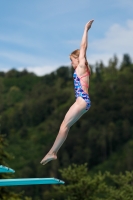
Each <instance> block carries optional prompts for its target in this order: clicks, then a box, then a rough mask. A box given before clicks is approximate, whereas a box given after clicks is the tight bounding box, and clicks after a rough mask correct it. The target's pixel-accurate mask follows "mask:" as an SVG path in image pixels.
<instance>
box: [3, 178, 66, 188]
mask: <svg viewBox="0 0 133 200" xmlns="http://www.w3.org/2000/svg"><path fill="white" fill-rule="evenodd" d="M38 184H39V185H40V184H41V185H42V184H64V181H62V180H59V179H56V178H18V179H0V186H17V185H38Z"/></svg>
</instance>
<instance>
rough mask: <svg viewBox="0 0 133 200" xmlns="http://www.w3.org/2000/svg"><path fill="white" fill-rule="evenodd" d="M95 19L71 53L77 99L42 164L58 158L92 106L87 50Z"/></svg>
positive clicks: (86, 26) (89, 23)
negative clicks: (74, 127)
mask: <svg viewBox="0 0 133 200" xmlns="http://www.w3.org/2000/svg"><path fill="white" fill-rule="evenodd" d="M93 21H94V20H91V21H89V22H88V23H87V24H86V25H85V28H84V33H83V36H82V40H81V45H80V49H77V50H75V51H73V52H72V53H71V54H70V60H71V64H72V67H73V68H74V70H75V71H74V74H73V79H74V89H75V97H76V101H75V103H74V104H73V105H72V106H71V107H70V108H69V110H68V112H67V113H66V115H65V117H64V120H63V122H62V123H61V126H60V129H59V133H58V135H57V137H56V140H55V142H54V144H53V146H52V148H51V149H50V150H49V152H48V153H47V154H46V156H45V157H44V158H43V159H42V161H41V164H43V165H45V164H46V163H48V162H49V161H51V160H55V159H57V153H58V151H59V149H60V147H61V146H62V144H63V143H64V141H65V140H66V138H67V135H68V132H69V130H70V127H71V126H72V125H73V124H74V123H75V122H76V121H77V120H78V119H80V117H81V116H82V115H83V114H85V113H86V112H87V111H88V110H89V108H90V106H91V101H90V97H89V94H88V88H89V77H90V67H89V64H88V62H87V58H86V50H87V45H88V30H89V29H90V28H91V25H92V23H93Z"/></svg>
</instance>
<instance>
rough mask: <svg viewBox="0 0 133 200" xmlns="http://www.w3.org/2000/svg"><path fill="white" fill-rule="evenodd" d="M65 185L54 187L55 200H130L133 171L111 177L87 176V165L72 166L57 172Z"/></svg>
mask: <svg viewBox="0 0 133 200" xmlns="http://www.w3.org/2000/svg"><path fill="white" fill-rule="evenodd" d="M59 171H60V172H61V176H62V179H63V180H65V182H66V183H65V185H61V186H54V189H55V190H56V191H57V194H55V197H56V198H55V200H56V199H58V200H60V199H64V200H81V199H82V200H104V199H105V200H132V199H133V171H132V172H128V171H127V172H125V174H122V173H120V174H118V175H113V174H111V173H110V172H105V173H104V174H102V173H101V172H99V173H97V174H94V175H89V174H88V170H87V164H84V165H79V166H78V165H76V164H72V165H70V166H69V167H68V168H65V169H63V170H59Z"/></svg>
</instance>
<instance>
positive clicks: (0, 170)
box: [0, 165, 15, 173]
mask: <svg viewBox="0 0 133 200" xmlns="http://www.w3.org/2000/svg"><path fill="white" fill-rule="evenodd" d="M14 172H15V171H14V170H13V169H11V168H9V167H5V166H3V165H0V173H14Z"/></svg>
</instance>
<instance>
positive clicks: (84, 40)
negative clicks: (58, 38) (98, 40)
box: [79, 20, 94, 67]
mask: <svg viewBox="0 0 133 200" xmlns="http://www.w3.org/2000/svg"><path fill="white" fill-rule="evenodd" d="M93 21H94V20H90V21H89V22H88V23H87V24H86V25H85V28H84V33H83V36H82V40H81V45H80V54H79V65H80V66H82V67H84V66H85V62H86V59H85V58H86V50H87V46H88V30H89V29H90V28H91V25H92V23H93Z"/></svg>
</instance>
